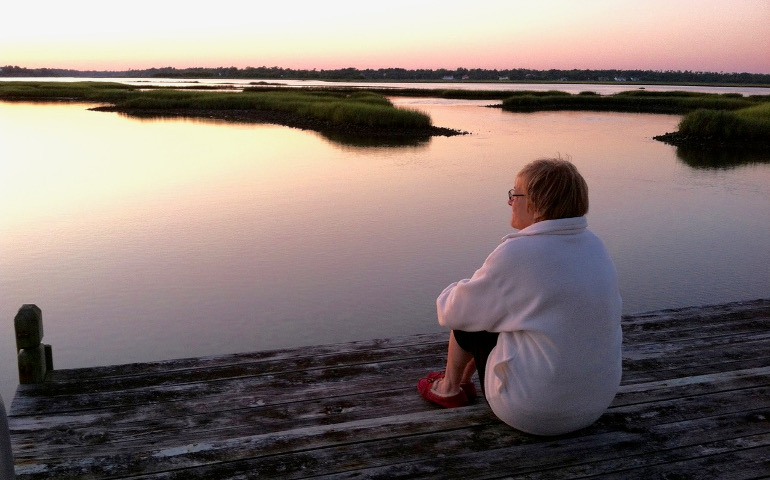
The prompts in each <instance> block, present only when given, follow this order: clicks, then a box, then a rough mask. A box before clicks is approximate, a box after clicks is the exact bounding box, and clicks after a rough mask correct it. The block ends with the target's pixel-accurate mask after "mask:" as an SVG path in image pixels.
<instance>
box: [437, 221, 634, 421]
mask: <svg viewBox="0 0 770 480" xmlns="http://www.w3.org/2000/svg"><path fill="white" fill-rule="evenodd" d="M436 304H437V310H438V321H439V323H440V324H441V325H443V326H446V327H448V328H451V329H453V330H466V331H481V330H487V331H491V332H500V336H499V337H498V340H497V346H496V347H495V348H494V350H492V353H491V355H490V356H489V360H488V362H487V365H486V374H485V377H484V383H485V390H486V392H485V393H486V397H487V401H488V402H489V405H490V407H491V408H492V411H493V412H494V413H495V415H497V416H498V417H499V418H500V419H501V420H503V421H504V422H505V423H507V424H509V425H511V426H512V427H514V428H516V429H519V430H522V431H524V432H528V433H532V434H536V435H558V434H562V433H568V432H571V431H574V430H578V429H580V428H583V427H587V426H588V425H590V424H592V423H593V422H595V421H596V420H597V419H598V418H599V417H600V416H601V414H602V413H603V412H604V411H605V410H606V409H607V407H608V406H609V405H610V402H612V399H613V398H614V396H615V393H616V392H617V389H618V386H619V385H620V377H621V372H622V367H621V343H622V332H621V328H620V316H621V299H620V293H619V290H618V281H617V272H616V271H615V266H614V265H613V263H612V260H611V259H610V256H609V254H608V253H607V250H606V249H605V248H604V244H603V243H602V241H601V240H600V239H599V238H598V237H597V236H596V235H594V234H593V233H592V232H590V231H589V230H588V229H587V222H586V219H585V217H574V218H563V219H558V220H546V221H542V222H538V223H535V224H533V225H531V226H529V227H527V228H525V229H523V230H521V231H519V232H518V233H513V234H511V235H508V236H506V237H504V238H503V242H502V243H501V244H500V245H499V246H498V247H497V248H496V249H495V250H494V251H493V252H492V253H491V254H490V255H489V257H487V259H486V261H485V262H484V264H483V265H482V266H481V268H479V269H478V270H477V271H476V272H475V273H474V274H473V277H471V278H470V279H466V280H461V281H460V282H456V283H453V284H451V285H449V286H448V287H447V288H446V289H444V291H443V292H442V293H441V295H439V297H438V299H437V301H436Z"/></svg>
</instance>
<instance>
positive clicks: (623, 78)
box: [615, 77, 628, 82]
mask: <svg viewBox="0 0 770 480" xmlns="http://www.w3.org/2000/svg"><path fill="white" fill-rule="evenodd" d="M615 81H616V82H627V81H628V80H626V77H615Z"/></svg>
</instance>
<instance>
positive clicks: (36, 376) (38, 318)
mask: <svg viewBox="0 0 770 480" xmlns="http://www.w3.org/2000/svg"><path fill="white" fill-rule="evenodd" d="M13 324H14V328H15V330H16V350H17V352H18V360H19V383H21V384H26V383H42V382H43V381H44V380H45V374H46V372H47V371H48V370H53V355H52V353H51V346H50V345H44V344H43V343H41V340H43V313H42V311H41V310H40V308H39V307H38V306H37V305H31V304H28V305H22V306H21V308H20V309H19V312H18V313H17V314H16V318H15V319H14V321H13Z"/></svg>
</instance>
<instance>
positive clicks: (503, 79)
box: [497, 77, 510, 82]
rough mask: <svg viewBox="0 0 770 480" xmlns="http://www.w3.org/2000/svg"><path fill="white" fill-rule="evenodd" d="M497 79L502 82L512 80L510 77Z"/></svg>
mask: <svg viewBox="0 0 770 480" xmlns="http://www.w3.org/2000/svg"><path fill="white" fill-rule="evenodd" d="M497 79H498V80H500V81H501V82H507V81H508V80H510V78H508V77H497Z"/></svg>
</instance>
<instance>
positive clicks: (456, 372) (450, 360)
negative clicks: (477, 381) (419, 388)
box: [432, 333, 476, 395]
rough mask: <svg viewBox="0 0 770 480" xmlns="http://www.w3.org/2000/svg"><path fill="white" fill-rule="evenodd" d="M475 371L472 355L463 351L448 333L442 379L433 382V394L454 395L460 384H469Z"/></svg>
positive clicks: (451, 334) (452, 335)
mask: <svg viewBox="0 0 770 480" xmlns="http://www.w3.org/2000/svg"><path fill="white" fill-rule="evenodd" d="M475 371H476V362H474V361H473V354H471V353H470V352H466V351H465V350H463V349H462V347H460V345H458V344H457V342H456V341H455V336H454V333H450V334H449V349H448V352H447V359H446V370H445V371H444V378H442V379H441V380H437V381H435V382H433V387H432V389H433V392H434V393H437V394H439V395H455V394H457V393H458V392H460V390H461V389H460V383H461V382H470V380H471V377H472V376H473V373H474V372H475Z"/></svg>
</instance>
